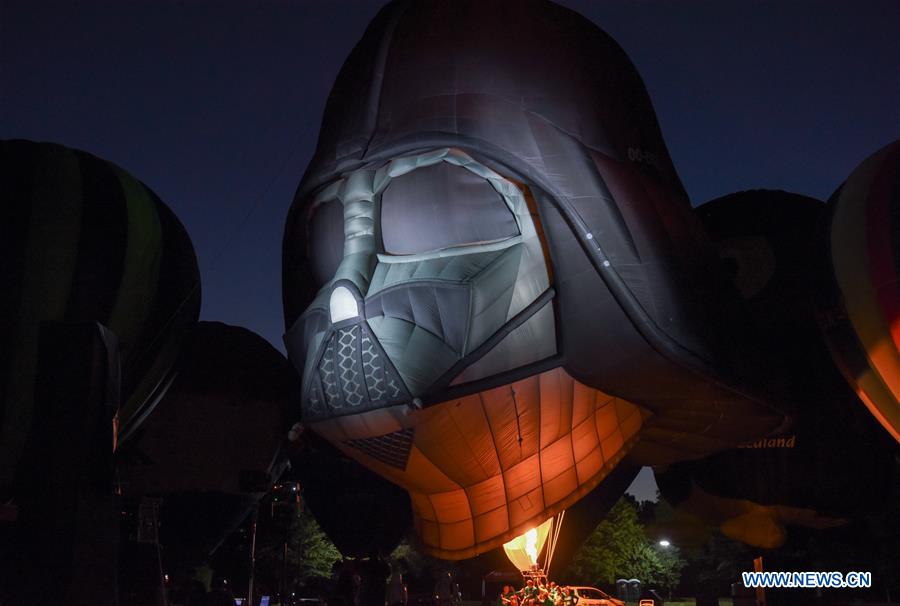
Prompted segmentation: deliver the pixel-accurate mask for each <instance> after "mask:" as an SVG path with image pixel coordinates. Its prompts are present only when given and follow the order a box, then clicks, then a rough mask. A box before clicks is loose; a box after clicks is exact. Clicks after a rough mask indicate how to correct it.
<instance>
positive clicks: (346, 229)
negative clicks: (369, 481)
mask: <svg viewBox="0 0 900 606" xmlns="http://www.w3.org/2000/svg"><path fill="white" fill-rule="evenodd" d="M308 212H309V213H310V215H309V216H310V219H309V222H308V225H309V240H308V241H309V243H310V258H311V259H313V264H314V267H313V273H314V275H315V276H316V278H317V279H318V280H320V282H321V283H323V286H322V288H321V289H320V290H319V292H318V295H317V296H316V298H315V300H314V301H313V303H312V304H311V305H310V306H309V307H308V308H307V310H306V311H305V312H304V313H303V315H302V316H301V317H300V318H299V319H298V321H297V323H296V324H295V325H294V327H293V328H292V330H291V331H290V332H289V333H288V334H287V336H286V342H287V345H288V348H289V350H290V353H291V358H292V359H293V360H294V361H295V363H298V362H299V361H301V360H302V361H303V366H302V369H299V370H301V372H302V376H303V397H302V410H303V418H304V420H306V421H308V422H313V421H319V420H324V419H329V418H334V417H339V416H343V415H350V414H358V413H361V412H364V411H370V410H376V409H380V408H384V407H388V406H392V405H396V404H410V403H412V402H413V401H414V400H415V399H420V398H428V399H429V400H439V399H440V396H441V393H442V392H443V391H445V390H446V389H447V388H449V387H450V386H451V385H454V386H455V385H459V384H464V383H469V382H472V381H478V380H479V379H484V378H488V377H491V376H493V375H497V374H500V373H503V372H506V371H509V370H514V369H516V368H519V367H522V366H526V365H528V364H531V363H534V362H539V361H541V360H544V359H547V358H550V357H552V356H553V355H554V354H556V331H555V325H554V316H553V306H552V304H551V300H552V296H553V293H552V291H551V290H550V278H549V272H548V268H547V261H546V259H545V256H544V251H543V247H542V243H541V239H540V237H539V235H538V230H537V228H536V225H535V220H534V218H533V217H532V210H531V209H530V208H529V204H528V202H527V200H526V197H525V193H524V192H523V190H522V189H520V188H519V187H518V186H517V185H516V184H514V183H513V182H511V181H509V180H507V179H505V178H503V177H501V176H500V175H498V174H497V173H495V172H494V171H492V170H490V169H488V168H486V167H484V166H482V165H481V164H478V163H477V162H475V161H474V160H472V158H470V157H469V156H467V155H466V154H464V153H463V152H461V151H458V150H451V149H442V150H438V151H435V152H432V153H427V154H421V155H417V156H410V157H405V158H398V159H395V160H392V161H390V162H388V163H387V164H385V165H383V166H381V167H378V168H373V169H363V170H357V171H354V172H352V173H350V174H348V175H346V176H345V177H344V178H343V179H341V180H340V181H338V182H336V183H333V184H332V185H330V186H329V187H326V188H325V189H324V190H322V191H321V192H319V194H318V195H317V196H316V197H315V199H314V200H313V202H312V204H311V205H310V208H309V211H308Z"/></svg>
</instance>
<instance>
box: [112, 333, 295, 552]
mask: <svg viewBox="0 0 900 606" xmlns="http://www.w3.org/2000/svg"><path fill="white" fill-rule="evenodd" d="M175 370H176V372H177V375H176V377H175V379H174V381H173V382H172V385H171V387H170V388H169V390H168V392H167V393H166V395H165V396H164V397H163V398H162V399H161V400H160V401H159V402H158V403H157V404H156V406H155V408H154V410H153V411H152V414H150V415H149V416H148V418H147V420H146V421H145V422H144V423H143V424H142V425H141V427H140V428H139V429H138V430H137V431H136V432H135V434H134V435H133V436H132V437H131V439H129V440H128V441H127V442H126V443H125V444H124V445H123V446H122V448H121V449H120V452H119V464H118V465H119V474H120V481H121V484H122V489H123V493H124V495H125V496H126V497H140V496H156V497H162V498H163V505H162V509H161V515H162V522H163V525H162V529H161V537H160V540H161V542H163V544H164V545H166V546H167V547H169V548H170V549H169V553H171V554H173V556H175V557H178V558H180V559H181V560H182V561H186V562H191V563H193V564H196V563H198V562H201V561H203V558H204V557H206V556H207V555H208V553H209V552H210V551H211V550H212V549H213V548H215V547H216V546H217V545H218V543H219V542H220V541H222V540H223V539H224V538H225V536H226V535H227V533H228V532H230V531H231V530H232V529H233V528H234V527H235V526H236V525H237V524H238V523H239V522H240V521H241V520H242V519H243V518H244V517H245V516H246V515H247V513H249V511H250V508H251V507H252V505H253V504H254V503H255V502H256V501H257V500H258V499H259V498H260V497H261V496H262V495H263V494H264V493H265V492H266V491H267V490H268V488H269V486H271V483H272V482H274V480H275V479H276V478H277V475H278V474H280V472H281V470H282V469H283V467H284V458H283V457H282V456H279V455H280V454H283V453H280V450H281V447H282V446H283V444H284V443H285V441H286V436H287V426H286V424H285V419H286V413H287V409H288V406H289V404H290V403H291V402H292V401H293V400H294V399H295V398H296V392H297V385H296V381H297V379H296V375H295V373H294V371H293V369H291V367H290V365H289V364H288V362H287V360H286V359H285V358H284V356H283V355H281V353H280V352H278V351H277V350H276V349H275V348H274V347H272V346H271V345H270V344H269V343H268V342H266V341H265V339H263V338H262V337H260V336H259V335H256V334H255V333H253V332H251V331H249V330H247V329H245V328H241V327H237V326H229V325H227V324H222V323H220V322H200V323H199V324H198V325H197V327H196V328H195V329H194V330H192V331H191V333H190V334H189V336H188V338H187V340H186V342H185V344H184V347H183V349H182V352H181V354H180V356H179V358H178V361H177V363H176V365H175Z"/></svg>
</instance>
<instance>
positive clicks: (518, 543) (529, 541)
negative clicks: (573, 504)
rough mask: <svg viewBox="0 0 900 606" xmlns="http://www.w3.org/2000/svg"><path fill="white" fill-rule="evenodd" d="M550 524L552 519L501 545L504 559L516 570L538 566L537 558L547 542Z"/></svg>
mask: <svg viewBox="0 0 900 606" xmlns="http://www.w3.org/2000/svg"><path fill="white" fill-rule="evenodd" d="M552 524H553V518H550V519H549V520H546V521H545V522H544V523H543V524H541V525H540V526H538V527H537V528H532V529H531V530H529V531H528V532H526V533H525V534H520V535H519V536H517V537H516V538H514V539H513V540H511V541H509V542H507V543H505V544H504V545H503V551H505V552H506V557H508V558H509V561H510V562H512V563H513V564H514V565H515V567H516V568H517V569H518V570H531V569H532V568H533V567H534V566H535V565H537V564H538V556H539V555H540V554H541V550H542V549H543V548H544V544H545V543H546V542H547V536H548V535H549V534H550V528H551V525H552Z"/></svg>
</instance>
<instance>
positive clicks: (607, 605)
mask: <svg viewBox="0 0 900 606" xmlns="http://www.w3.org/2000/svg"><path fill="white" fill-rule="evenodd" d="M572 589H573V590H574V591H575V595H576V596H578V606H625V602H623V601H622V600H619V599H616V598H614V597H612V596H610V595H609V594H608V593H606V592H604V591H600V590H599V589H597V588H596V587H572Z"/></svg>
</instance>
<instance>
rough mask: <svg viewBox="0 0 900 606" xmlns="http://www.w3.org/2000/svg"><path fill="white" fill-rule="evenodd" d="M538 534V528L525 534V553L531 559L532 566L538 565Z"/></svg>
mask: <svg viewBox="0 0 900 606" xmlns="http://www.w3.org/2000/svg"><path fill="white" fill-rule="evenodd" d="M537 543H538V532H537V528H532V529H531V530H529V531H528V532H526V533H525V553H527V554H528V557H529V558H531V563H532V564H537V558H538V544H537Z"/></svg>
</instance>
